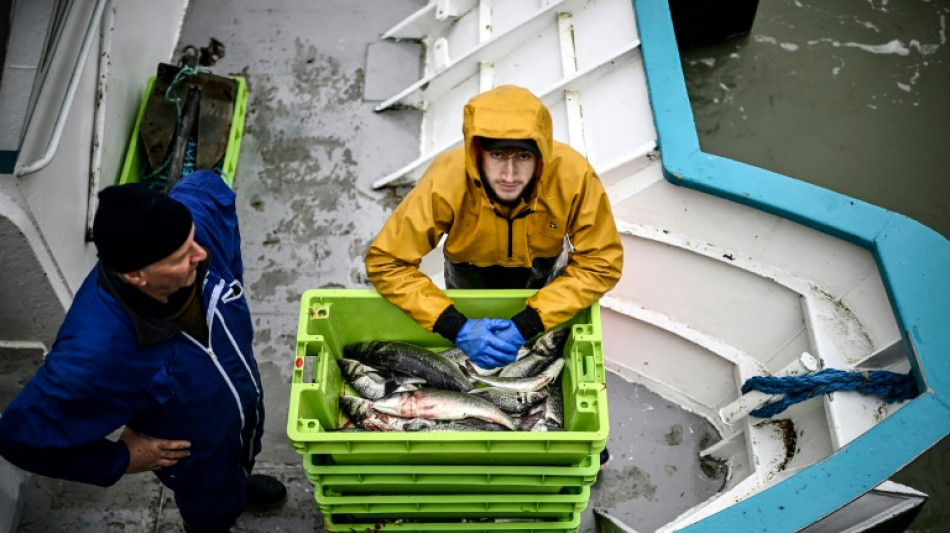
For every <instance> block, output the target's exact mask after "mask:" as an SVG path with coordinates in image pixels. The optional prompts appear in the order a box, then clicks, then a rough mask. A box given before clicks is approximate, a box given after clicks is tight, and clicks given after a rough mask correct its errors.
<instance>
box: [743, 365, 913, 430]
mask: <svg viewBox="0 0 950 533" xmlns="http://www.w3.org/2000/svg"><path fill="white" fill-rule="evenodd" d="M753 389H754V390H757V391H760V392H764V393H767V394H784V395H785V396H784V397H783V398H782V399H781V400H778V401H775V402H772V403H769V404H766V405H764V406H762V407H760V408H758V409H756V410H754V411H752V412H750V413H749V414H750V415H752V416H755V417H758V418H771V417H773V416H775V415H777V414H779V413H781V412H782V411H784V410H785V409H788V407H789V406H791V405H793V404H796V403H798V402H803V401H805V400H807V399H809V398H814V397H815V396H818V395H820V394H828V393H831V392H837V391H852V390H853V391H858V392H861V393H864V394H873V395H875V396H881V397H883V398H884V401H885V402H887V403H894V402H901V401H904V400H910V399H911V398H914V397H916V396H917V394H918V392H917V382H916V381H915V380H914V376H913V375H910V374H897V373H895V372H888V371H886V370H873V371H871V372H847V371H844V370H835V369H832V368H828V369H825V370H822V371H820V372H815V373H814V374H807V375H804V376H785V377H774V376H755V377H751V378H749V379H748V380H746V382H745V383H744V384H743V385H742V393H743V394H745V393H747V392H749V391H750V390H753Z"/></svg>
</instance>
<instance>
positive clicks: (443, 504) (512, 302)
mask: <svg viewBox="0 0 950 533" xmlns="http://www.w3.org/2000/svg"><path fill="white" fill-rule="evenodd" d="M447 294H448V295H449V296H450V297H451V298H452V300H453V301H454V302H455V305H456V307H457V308H458V309H459V310H460V311H461V312H462V313H464V314H465V315H466V316H468V317H470V318H480V317H488V316H492V317H510V316H512V315H514V314H515V313H517V312H518V311H520V310H521V309H523V308H524V302H525V300H526V299H527V298H528V297H530V296H531V295H532V294H534V291H525V290H509V291H499V290H492V291H486V290H454V291H447ZM566 326H567V327H570V328H571V336H570V337H569V339H568V342H567V345H566V347H565V351H564V355H565V358H566V365H565V368H564V371H563V373H562V375H561V382H562V386H563V389H564V403H565V405H564V429H565V430H564V431H550V432H546V431H538V432H534V431H532V432H525V431H467V432H433V433H429V432H369V431H337V429H338V428H340V427H342V426H343V425H344V423H346V418H345V416H344V415H343V414H342V413H341V412H340V409H339V397H340V395H341V394H343V393H344V391H345V388H346V386H347V385H346V383H345V381H344V379H343V377H342V375H341V374H340V370H339V367H338V366H337V363H336V360H337V359H339V358H340V357H341V356H342V349H343V346H345V345H346V344H349V343H352V342H361V341H369V340H379V339H386V340H398V341H404V342H411V343H413V344H417V345H420V346H424V347H427V348H430V349H432V350H436V351H440V350H443V349H447V348H449V347H451V346H450V345H448V344H447V341H446V340H445V339H444V338H442V337H441V336H439V335H436V334H433V333H429V332H427V331H425V330H424V329H422V328H421V327H419V325H417V324H416V323H415V322H414V321H413V320H412V319H410V318H409V317H408V316H407V315H405V314H404V313H403V312H402V311H401V310H399V309H398V308H396V307H395V306H393V305H392V304H390V303H389V302H388V301H386V300H385V299H384V298H382V297H381V296H380V295H379V294H378V293H377V292H376V291H374V290H363V289H350V290H311V291H307V292H306V293H304V295H303V298H302V302H301V309H300V321H299V324H298V333H297V347H296V356H295V358H294V374H293V382H292V385H291V393H290V408H289V411H288V421H287V433H288V436H289V437H290V439H291V441H292V443H293V446H294V448H295V449H296V450H297V451H298V452H299V453H301V454H302V455H303V465H304V470H305V471H306V473H307V476H308V478H309V479H310V481H311V483H312V484H313V486H314V495H315V499H316V502H317V505H318V506H319V508H320V511H321V512H322V513H323V515H324V518H325V527H326V528H327V530H328V531H352V530H355V529H364V528H371V529H373V530H377V531H379V530H401V531H408V530H412V531H576V530H577V529H578V527H579V525H580V516H581V512H582V511H583V510H584V509H585V508H586V507H587V504H588V502H589V499H590V486H591V485H592V484H593V483H594V481H595V480H596V479H597V474H598V471H599V468H600V461H599V456H600V452H601V450H603V449H604V446H605V445H606V443H607V435H608V430H609V423H608V418H607V391H606V378H605V370H604V358H603V352H602V347H601V338H602V336H601V330H600V309H599V307H598V306H597V305H596V304H595V305H593V306H591V307H589V308H587V309H585V310H583V311H581V312H580V313H578V314H577V315H576V316H575V317H574V318H573V319H571V320H570V321H569V322H568V323H567V324H566Z"/></svg>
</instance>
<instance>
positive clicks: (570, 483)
mask: <svg viewBox="0 0 950 533" xmlns="http://www.w3.org/2000/svg"><path fill="white" fill-rule="evenodd" d="M303 466H304V471H305V472H306V474H307V477H308V478H309V479H310V482H311V483H312V484H313V485H315V486H320V487H322V488H324V489H329V490H332V491H333V493H335V494H338V495H341V496H354V495H360V494H453V493H454V494H483V493H512V494H518V493H522V494H523V493H534V494H554V493H558V492H561V491H562V490H563V489H564V488H566V487H587V486H590V485H593V484H594V482H595V481H597V473H598V472H599V470H600V457H599V456H595V455H592V456H589V457H587V458H586V459H585V461H584V463H582V464H581V465H579V466H536V465H530V466H518V465H479V466H469V465H394V464H385V465H338V464H333V463H332V462H330V461H329V460H328V459H327V458H326V457H325V456H318V455H307V456H305V457H304V460H303Z"/></svg>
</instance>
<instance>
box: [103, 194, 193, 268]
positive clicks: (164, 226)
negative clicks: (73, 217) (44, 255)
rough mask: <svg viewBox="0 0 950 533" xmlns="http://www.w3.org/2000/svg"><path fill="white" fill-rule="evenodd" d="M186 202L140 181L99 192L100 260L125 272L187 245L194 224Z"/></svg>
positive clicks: (144, 265)
mask: <svg viewBox="0 0 950 533" xmlns="http://www.w3.org/2000/svg"><path fill="white" fill-rule="evenodd" d="M192 223H193V220H192V217H191V211H189V210H188V208H187V207H185V204H183V203H181V202H179V201H178V200H175V199H173V198H171V197H169V196H167V195H165V194H164V193H160V192H157V191H153V190H151V189H149V188H148V187H146V186H144V185H141V184H139V183H130V184H126V185H113V186H111V187H106V188H105V189H102V190H101V191H99V210H98V211H96V218H95V220H94V221H93V223H92V235H93V240H94V241H95V243H96V249H97V250H99V260H100V261H102V263H103V264H104V265H105V266H107V267H109V268H110V269H112V270H114V271H116V272H119V273H126V272H132V271H133V270H138V269H140V268H142V267H146V266H148V265H151V264H152V263H154V262H156V261H159V260H161V259H164V258H166V257H168V256H169V255H171V253H172V252H174V251H175V250H177V249H178V248H180V247H181V245H182V244H185V241H186V240H188V235H190V234H191V227H192Z"/></svg>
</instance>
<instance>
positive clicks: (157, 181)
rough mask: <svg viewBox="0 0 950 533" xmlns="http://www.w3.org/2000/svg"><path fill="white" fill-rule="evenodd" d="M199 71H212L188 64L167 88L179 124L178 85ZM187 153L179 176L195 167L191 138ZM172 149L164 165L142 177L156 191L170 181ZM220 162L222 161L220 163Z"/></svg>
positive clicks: (142, 180) (179, 103)
mask: <svg viewBox="0 0 950 533" xmlns="http://www.w3.org/2000/svg"><path fill="white" fill-rule="evenodd" d="M198 73H207V74H210V73H211V69H210V68H207V67H198V68H191V67H187V66H182V67H181V69H180V70H179V71H178V73H177V74H175V78H174V79H173V80H172V82H171V83H170V84H169V85H168V88H167V89H165V99H166V100H168V101H169V102H171V103H173V104H175V109H176V110H177V122H178V126H179V127H180V126H181V96H179V95H178V85H179V83H181V81H182V80H184V79H185V78H189V77H191V76H194V75H196V74H198ZM186 150H187V151H186V153H185V162H184V164H183V166H182V173H181V176H179V178H181V177H184V176H187V175H188V174H190V173H191V172H192V171H193V170H194V168H195V151H196V150H197V145H196V144H195V142H194V141H193V140H191V139H189V140H188V147H187V149H186ZM171 156H172V154H171V150H169V152H168V155H167V156H166V157H165V161H164V162H163V163H162V165H161V166H160V167H158V168H156V169H155V170H153V171H152V172H151V173H149V174H148V175H147V176H144V177H143V178H141V180H140V181H141V182H142V183H145V184H146V185H148V186H149V187H151V188H152V189H154V190H156V191H161V190H165V184H166V183H167V182H168V175H167V174H168V167H169V166H170V163H171ZM219 164H220V163H219Z"/></svg>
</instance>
